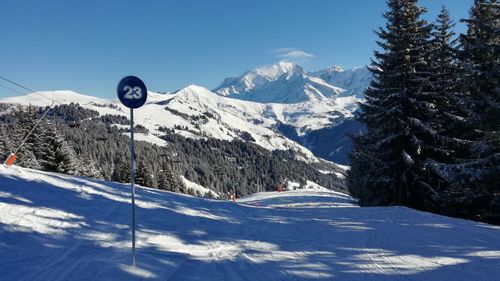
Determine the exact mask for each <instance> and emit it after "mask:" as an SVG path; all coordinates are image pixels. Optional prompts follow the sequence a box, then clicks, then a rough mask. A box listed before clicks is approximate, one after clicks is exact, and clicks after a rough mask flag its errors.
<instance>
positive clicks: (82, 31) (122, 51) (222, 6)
mask: <svg viewBox="0 0 500 281" xmlns="http://www.w3.org/2000/svg"><path fill="white" fill-rule="evenodd" d="M472 2H473V0H421V1H420V3H421V5H423V6H425V7H428V8H429V15H428V17H429V19H431V20H434V18H435V16H436V15H437V13H438V12H439V9H440V7H441V6H442V5H443V4H444V5H446V6H447V7H448V8H449V9H450V11H451V14H452V17H453V18H454V20H455V21H456V22H458V20H459V19H460V18H464V17H467V16H468V11H469V9H470V6H471V5H472ZM385 10H386V1H385V0H301V1H299V0H251V1H249V0H175V1H174V0H165V1H161V0H144V1H142V0H141V1H139V0H121V1H111V0H44V1H40V0H2V1H0V13H1V15H0V34H1V35H2V39H1V43H0V75H2V76H5V77H8V78H10V79H12V80H14V81H18V82H21V83H23V84H25V85H26V86H28V87H30V88H32V89H35V90H56V89H58V90H59V89H60V90H63V89H70V90H74V91H78V92H80V93H83V94H89V95H95V96H101V97H106V98H114V97H115V95H116V93H115V87H116V84H117V82H118V80H119V79H120V78H122V77H123V76H125V75H129V74H132V75H137V76H139V77H140V78H142V79H143V80H144V82H145V83H146V85H147V86H148V89H149V90H153V91H173V90H176V89H179V88H182V87H184V86H186V85H188V84H198V85H201V86H204V87H207V88H209V89H212V88H214V87H216V86H217V85H218V84H219V83H220V82H222V80H223V79H224V78H225V77H229V76H236V75H239V74H240V73H242V72H243V71H245V70H249V69H251V68H254V67H258V66H262V65H267V64H272V63H274V62H277V61H278V60H280V59H286V58H288V59H292V60H295V61H297V62H298V63H299V64H301V65H302V66H304V68H305V69H306V70H308V71H313V70H318V69H321V68H324V67H326V66H329V65H339V66H342V67H344V68H350V67H356V66H363V65H365V64H367V63H368V62H369V59H370V57H372V54H373V50H374V49H375V48H376V45H375V39H376V36H375V35H374V34H373V30H374V29H377V28H378V27H380V26H383V25H384V24H385V21H384V19H383V18H382V13H383V12H384V11H385ZM456 29H457V31H459V32H463V31H464V29H465V27H464V25H463V24H461V23H458V24H457V28H456ZM0 85H7V84H5V83H4V82H2V81H0ZM9 95H13V94H12V93H11V92H9V91H7V90H5V89H4V88H0V97H5V96H9Z"/></svg>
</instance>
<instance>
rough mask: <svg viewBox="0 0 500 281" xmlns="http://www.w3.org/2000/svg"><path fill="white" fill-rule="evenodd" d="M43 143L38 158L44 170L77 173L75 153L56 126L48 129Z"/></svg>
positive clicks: (69, 173)
mask: <svg viewBox="0 0 500 281" xmlns="http://www.w3.org/2000/svg"><path fill="white" fill-rule="evenodd" d="M45 143H46V145H45V146H43V152H42V153H41V155H42V156H41V159H40V162H41V164H42V167H43V169H44V170H46V171H50V172H57V173H63V174H68V175H75V174H77V173H78V169H77V160H76V154H75V152H74V150H73V149H72V148H71V147H70V146H69V145H68V143H67V142H66V141H65V140H64V139H63V137H62V136H61V134H60V133H59V132H58V131H57V129H56V128H54V127H51V128H49V129H48V132H47V135H46V139H45Z"/></svg>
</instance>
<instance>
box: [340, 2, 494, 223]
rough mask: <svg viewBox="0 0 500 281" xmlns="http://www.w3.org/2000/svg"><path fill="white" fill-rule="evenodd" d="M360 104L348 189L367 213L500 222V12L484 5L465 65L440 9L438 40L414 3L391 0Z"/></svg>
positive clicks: (477, 7)
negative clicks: (385, 210) (383, 210)
mask: <svg viewBox="0 0 500 281" xmlns="http://www.w3.org/2000/svg"><path fill="white" fill-rule="evenodd" d="M388 5H389V11H388V12H387V13H386V14H385V18H386V19H387V22H388V23H387V25H386V28H385V29H380V30H379V31H378V32H377V34H378V35H379V37H380V39H381V40H380V41H379V42H377V43H378V44H379V45H380V47H381V49H382V51H376V52H375V58H376V60H375V61H374V62H373V65H374V66H373V67H372V72H373V73H374V79H373V81H372V84H371V87H370V88H369V89H368V90H367V91H366V102H365V103H364V104H362V105H361V109H362V113H361V116H360V121H362V122H363V123H364V124H365V125H366V127H367V129H368V132H367V133H366V134H364V135H362V136H360V137H357V138H355V139H354V148H353V151H352V156H351V157H352V167H351V170H350V172H349V175H348V187H349V190H350V192H351V194H352V195H354V196H356V197H358V198H359V199H360V202H361V203H362V204H363V205H392V204H400V205H406V206H410V207H415V208H419V209H424V210H430V211H435V212H439V213H444V214H447V215H453V216H460V217H467V218H474V219H479V220H487V221H490V222H499V221H500V220H499V219H500V213H496V215H494V214H495V212H496V211H498V210H499V208H498V206H499V204H498V203H499V202H500V199H499V198H500V197H499V193H500V192H499V188H500V185H499V184H498V182H499V181H500V178H499V176H500V161H499V160H500V154H499V149H498V143H499V141H498V140H499V131H500V130H499V128H500V126H499V119H500V118H499V117H500V110H499V104H500V103H499V98H500V93H499V89H500V87H499V81H500V79H499V78H500V75H499V70H500V67H499V64H498V62H499V59H500V56H499V54H498V52H499V50H500V48H499V35H500V29H499V27H500V26H499V24H500V22H499V18H500V17H499V5H498V3H497V2H496V0H489V1H488V0H477V1H475V3H474V6H473V8H472V11H471V18H470V19H468V20H466V22H467V23H468V25H469V30H468V33H467V34H466V35H462V37H461V45H462V46H461V48H460V51H459V52H458V54H459V56H457V48H456V40H455V38H454V33H453V31H452V27H453V23H452V21H451V19H450V17H449V15H448V12H447V11H446V9H444V8H443V9H442V11H441V14H440V15H439V17H438V20H437V23H436V24H435V25H434V28H433V30H432V32H431V30H430V29H429V27H430V26H429V25H428V24H427V23H426V22H425V21H423V20H420V19H419V18H420V16H421V15H422V13H423V11H424V10H423V9H421V8H419V7H418V6H417V1H416V0H389V1H388Z"/></svg>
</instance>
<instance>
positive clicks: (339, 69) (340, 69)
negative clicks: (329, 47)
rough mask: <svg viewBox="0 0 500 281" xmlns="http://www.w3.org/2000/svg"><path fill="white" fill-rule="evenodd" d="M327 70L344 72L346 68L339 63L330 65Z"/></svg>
mask: <svg viewBox="0 0 500 281" xmlns="http://www.w3.org/2000/svg"><path fill="white" fill-rule="evenodd" d="M325 70H326V71H328V72H344V69H343V68H342V67H341V66H338V65H334V66H329V67H327V68H326V69H325Z"/></svg>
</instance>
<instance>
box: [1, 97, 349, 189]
mask: <svg viewBox="0 0 500 281" xmlns="http://www.w3.org/2000/svg"><path fill="white" fill-rule="evenodd" d="M1 110H2V112H3V114H2V115H0V121H1V126H0V156H2V160H3V159H5V158H6V157H7V156H8V154H9V153H11V152H12V151H13V150H14V149H15V148H16V147H17V146H18V145H19V143H20V141H21V140H22V139H23V137H24V136H25V135H26V134H27V132H28V131H29V130H31V128H33V126H34V124H35V122H36V120H37V118H39V116H40V115H41V114H42V113H43V112H44V111H45V110H46V108H35V107H31V106H30V107H22V106H15V105H10V106H6V105H2V108H1ZM129 122H130V121H129V120H128V119H127V118H125V117H123V116H117V115H99V113H98V112H97V111H94V110H89V109H86V108H83V107H81V106H80V105H78V104H68V105H58V106H55V107H54V108H52V109H50V111H49V113H48V114H47V118H46V119H45V120H44V121H43V122H42V123H41V124H40V125H39V126H38V127H36V129H35V131H34V132H33V134H32V135H31V136H30V137H29V138H28V140H27V141H26V143H25V145H24V146H23V147H22V149H21V150H20V151H19V152H18V153H17V156H18V159H17V160H16V165H19V166H23V167H28V168H33V169H40V170H45V171H51V172H58V173H64V174H70V175H79V176H88V177H94V178H100V179H104V180H112V181H116V182H123V183H127V182H130V156H129V153H130V139H129V137H128V133H127V132H128V129H124V128H123V126H116V125H129V124H130V123H129ZM75 124H78V126H74V125H75ZM135 131H136V132H137V133H143V134H149V133H150V132H148V130H147V129H146V128H144V127H143V126H141V125H140V124H138V125H136V127H135ZM160 131H161V133H162V134H163V135H160V137H161V138H162V139H164V140H165V141H166V143H167V145H165V146H158V145H154V144H151V143H148V142H143V141H137V142H136V149H135V150H136V164H135V167H136V183H137V184H140V185H142V186H147V187H153V188H159V189H163V190H169V191H173V192H181V193H188V194H192V195H198V196H211V194H210V193H207V194H202V193H200V192H199V191H198V192H197V191H195V190H192V189H189V188H188V187H186V186H185V184H184V182H183V180H182V178H181V177H184V178H185V179H187V180H189V181H192V182H195V183H198V184H200V185H202V186H204V187H206V188H208V189H210V190H212V191H214V192H216V193H218V194H219V195H220V196H221V198H229V196H230V193H232V192H233V189H236V193H237V195H238V196H243V195H247V194H251V193H254V192H258V191H274V190H276V188H277V186H278V185H279V184H282V183H283V182H284V181H285V180H289V181H295V182H299V183H300V184H301V185H302V186H305V185H306V183H307V181H308V180H309V181H313V182H316V183H318V184H320V185H322V186H325V187H327V188H330V189H334V190H338V191H345V190H346V187H345V183H344V180H343V179H341V178H337V176H335V174H334V173H331V174H325V173H321V172H320V170H330V171H333V170H335V169H338V168H336V167H335V166H334V165H332V164H330V163H328V162H320V163H313V164H308V163H305V162H302V161H298V160H296V159H297V158H298V156H299V155H297V152H293V151H274V152H271V151H267V150H265V149H263V148H261V147H259V146H258V145H256V144H254V143H252V141H251V139H249V138H247V139H246V140H235V141H223V140H217V139H211V138H203V139H189V138H184V137H182V136H179V135H176V134H175V133H174V131H175V130H166V129H165V128H163V129H162V130H160Z"/></svg>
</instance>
